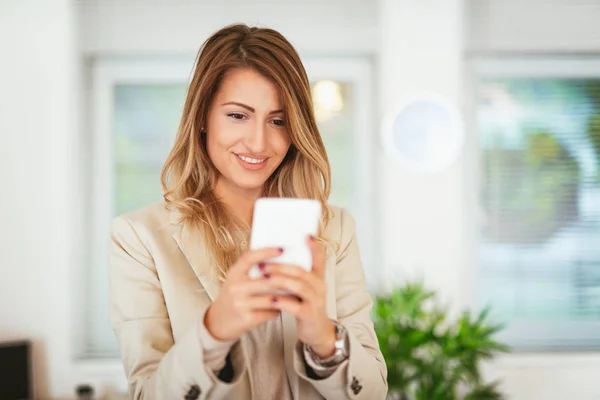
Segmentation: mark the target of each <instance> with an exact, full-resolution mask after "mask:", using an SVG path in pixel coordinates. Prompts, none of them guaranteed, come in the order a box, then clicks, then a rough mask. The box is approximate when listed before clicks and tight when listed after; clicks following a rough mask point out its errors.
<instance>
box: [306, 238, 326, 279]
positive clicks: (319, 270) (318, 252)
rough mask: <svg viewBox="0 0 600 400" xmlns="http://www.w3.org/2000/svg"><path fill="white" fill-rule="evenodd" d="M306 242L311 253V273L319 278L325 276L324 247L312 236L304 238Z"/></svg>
mask: <svg viewBox="0 0 600 400" xmlns="http://www.w3.org/2000/svg"><path fill="white" fill-rule="evenodd" d="M306 243H307V244H308V247H309V248H310V252H311V253H312V259H313V264H312V273H314V274H315V275H317V276H319V277H321V278H325V247H324V246H323V245H322V244H321V243H319V242H317V240H316V239H315V238H314V236H309V237H308V238H307V239H306Z"/></svg>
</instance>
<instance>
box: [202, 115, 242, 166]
mask: <svg viewBox="0 0 600 400" xmlns="http://www.w3.org/2000/svg"><path fill="white" fill-rule="evenodd" d="M207 132H208V133H207V137H206V147H207V149H208V152H209V155H210V156H211V157H214V156H218V153H220V152H225V151H227V149H229V148H230V147H231V146H232V145H234V144H235V142H236V140H237V139H236V132H235V130H232V129H231V127H230V126H228V125H227V121H223V120H222V119H220V118H213V120H212V121H211V123H210V124H209V126H208V129H207Z"/></svg>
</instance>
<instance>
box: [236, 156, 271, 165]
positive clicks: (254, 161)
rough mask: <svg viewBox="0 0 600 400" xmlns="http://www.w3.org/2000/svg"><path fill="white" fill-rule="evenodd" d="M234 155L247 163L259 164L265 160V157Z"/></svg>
mask: <svg viewBox="0 0 600 400" xmlns="http://www.w3.org/2000/svg"><path fill="white" fill-rule="evenodd" d="M236 155H237V156H238V157H239V158H240V160H242V161H245V162H247V163H249V164H260V163H263V162H265V160H266V158H250V157H246V156H242V155H239V154H236Z"/></svg>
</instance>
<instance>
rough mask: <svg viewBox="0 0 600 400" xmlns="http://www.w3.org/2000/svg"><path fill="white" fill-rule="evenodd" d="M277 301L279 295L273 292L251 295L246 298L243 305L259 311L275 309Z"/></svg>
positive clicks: (248, 308)
mask: <svg viewBox="0 0 600 400" xmlns="http://www.w3.org/2000/svg"><path fill="white" fill-rule="evenodd" d="M276 302H277V296H276V295H273V294H263V295H258V296H251V297H249V298H247V299H244V303H243V305H242V306H243V307H244V308H246V309H247V310H252V311H259V310H263V311H264V310H274V309H275V303H276Z"/></svg>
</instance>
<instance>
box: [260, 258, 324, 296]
mask: <svg viewBox="0 0 600 400" xmlns="http://www.w3.org/2000/svg"><path fill="white" fill-rule="evenodd" d="M264 272H265V273H266V274H267V275H269V276H272V275H282V276H285V277H288V278H293V279H298V280H301V281H304V282H305V283H306V284H307V285H309V286H310V287H311V288H313V289H314V291H315V292H316V293H320V292H321V290H322V289H324V287H325V281H324V280H323V279H322V278H320V277H318V276H317V275H315V274H313V273H311V272H309V271H306V270H305V269H304V268H301V267H299V266H297V265H293V264H279V263H268V264H266V266H265V267H264Z"/></svg>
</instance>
